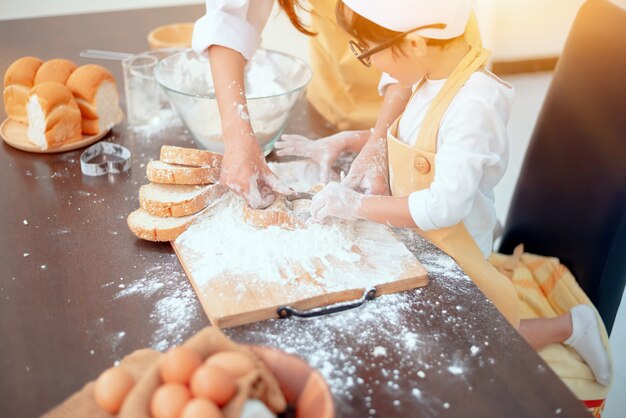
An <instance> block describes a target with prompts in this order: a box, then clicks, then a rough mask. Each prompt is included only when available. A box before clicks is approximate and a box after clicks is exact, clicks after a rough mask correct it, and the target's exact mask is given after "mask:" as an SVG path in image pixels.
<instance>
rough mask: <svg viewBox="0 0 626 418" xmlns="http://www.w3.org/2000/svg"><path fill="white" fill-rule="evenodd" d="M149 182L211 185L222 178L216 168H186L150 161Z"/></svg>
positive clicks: (148, 167)
mask: <svg viewBox="0 0 626 418" xmlns="http://www.w3.org/2000/svg"><path fill="white" fill-rule="evenodd" d="M146 175H147V176H148V180H150V181H151V182H153V183H163V184H211V183H215V182H217V181H218V180H219V178H220V169H219V168H215V167H186V166H183V165H176V164H169V163H166V162H163V161H150V162H149V163H148V166H147V167H146Z"/></svg>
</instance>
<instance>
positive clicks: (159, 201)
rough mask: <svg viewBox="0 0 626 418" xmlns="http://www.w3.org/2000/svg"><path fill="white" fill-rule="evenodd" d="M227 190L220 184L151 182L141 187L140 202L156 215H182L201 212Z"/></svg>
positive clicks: (144, 208) (146, 209) (142, 206)
mask: <svg viewBox="0 0 626 418" xmlns="http://www.w3.org/2000/svg"><path fill="white" fill-rule="evenodd" d="M226 190H227V188H226V187H224V186H222V185H220V184H213V185H209V186H185V185H176V184H156V183H150V184H146V185H143V186H141V188H140V189H139V204H140V205H141V208H142V209H143V210H145V211H146V212H148V213H150V214H151V215H154V216H161V217H170V216H174V217H181V216H187V215H192V214H194V213H196V212H200V211H201V210H202V209H204V208H206V207H207V206H209V205H210V204H211V203H213V202H214V201H215V200H217V199H218V198H219V197H221V196H222V195H223V194H224V193H225V192H226Z"/></svg>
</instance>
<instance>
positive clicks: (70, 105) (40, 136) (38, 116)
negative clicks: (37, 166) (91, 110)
mask: <svg viewBox="0 0 626 418" xmlns="http://www.w3.org/2000/svg"><path fill="white" fill-rule="evenodd" d="M26 111H27V115H28V130H27V133H26V136H27V137H28V139H30V141H31V142H32V143H33V144H35V145H37V146H38V147H39V148H41V149H42V150H46V149H48V148H54V147H57V146H59V145H62V144H68V143H70V142H75V141H79V140H80V139H82V135H81V116H80V110H79V109H78V105H77V104H76V101H75V100H74V96H73V95H72V93H71V92H70V90H69V89H68V88H67V87H66V86H64V85H63V84H60V83H52V82H49V83H41V84H38V85H36V86H35V87H33V88H32V89H31V91H30V93H29V95H28V104H27V105H26Z"/></svg>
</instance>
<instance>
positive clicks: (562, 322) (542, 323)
mask: <svg viewBox="0 0 626 418" xmlns="http://www.w3.org/2000/svg"><path fill="white" fill-rule="evenodd" d="M519 333H520V334H522V337H524V339H525V340H526V342H528V344H530V346H531V347H532V348H534V349H535V350H539V349H541V348H543V347H545V346H547V345H550V344H557V343H562V342H563V341H565V340H566V339H568V338H569V337H570V336H571V335H572V319H571V315H570V314H569V313H566V314H564V315H561V316H557V317H556V318H537V319H522V320H521V321H520V324H519Z"/></svg>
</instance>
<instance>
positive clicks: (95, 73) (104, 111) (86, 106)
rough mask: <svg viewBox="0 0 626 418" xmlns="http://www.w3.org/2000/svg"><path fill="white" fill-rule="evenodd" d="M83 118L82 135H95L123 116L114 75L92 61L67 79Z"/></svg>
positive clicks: (109, 127)
mask: <svg viewBox="0 0 626 418" xmlns="http://www.w3.org/2000/svg"><path fill="white" fill-rule="evenodd" d="M67 86H68V87H69V89H70V90H71V92H72V94H73V95H74V97H75V98H76V103H78V107H79V108H80V112H81V114H82V117H83V134H85V135H97V134H99V133H101V132H106V131H108V130H109V129H111V128H112V127H113V126H114V125H116V124H118V123H120V122H121V121H122V118H123V117H124V115H123V113H122V109H121V108H120V105H119V101H120V97H119V94H118V92H117V86H116V84H115V79H114V78H113V75H112V74H111V73H110V72H109V71H108V70H107V69H106V68H104V67H102V66H100V65H95V64H89V65H83V66H81V67H78V68H77V69H76V70H75V71H74V72H73V73H72V75H70V77H69V79H68V80H67Z"/></svg>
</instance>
